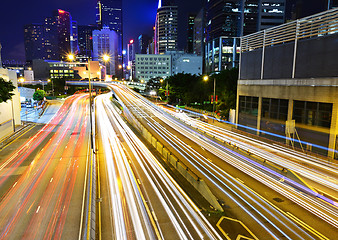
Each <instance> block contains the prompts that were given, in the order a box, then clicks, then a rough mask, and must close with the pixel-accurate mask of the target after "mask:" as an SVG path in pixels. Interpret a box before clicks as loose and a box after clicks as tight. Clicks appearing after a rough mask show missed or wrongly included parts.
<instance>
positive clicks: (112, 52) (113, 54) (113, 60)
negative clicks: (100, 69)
mask: <svg viewBox="0 0 338 240" xmlns="http://www.w3.org/2000/svg"><path fill="white" fill-rule="evenodd" d="M105 54H107V55H109V56H110V60H109V62H107V63H104V62H103V59H102V56H103V55H105ZM93 60H94V61H99V62H101V63H103V64H104V65H105V66H106V68H107V74H108V75H115V76H116V75H117V73H118V66H119V64H118V63H119V62H118V34H117V33H116V32H115V31H113V30H110V29H109V28H108V27H103V28H102V30H94V31H93Z"/></svg>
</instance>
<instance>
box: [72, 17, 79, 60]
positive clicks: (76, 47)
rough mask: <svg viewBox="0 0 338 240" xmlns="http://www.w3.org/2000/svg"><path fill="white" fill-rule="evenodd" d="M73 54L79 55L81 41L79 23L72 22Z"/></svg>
mask: <svg viewBox="0 0 338 240" xmlns="http://www.w3.org/2000/svg"><path fill="white" fill-rule="evenodd" d="M70 44H71V52H72V53H73V54H78V53H79V39H78V28H77V21H72V33H71V35H70Z"/></svg>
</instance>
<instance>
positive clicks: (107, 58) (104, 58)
mask: <svg viewBox="0 0 338 240" xmlns="http://www.w3.org/2000/svg"><path fill="white" fill-rule="evenodd" d="M102 59H103V61H105V62H108V61H109V60H110V56H109V55H108V54H104V55H103V56H102Z"/></svg>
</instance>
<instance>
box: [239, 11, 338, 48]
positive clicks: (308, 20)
mask: <svg viewBox="0 0 338 240" xmlns="http://www.w3.org/2000/svg"><path fill="white" fill-rule="evenodd" d="M337 32H338V8H334V9H331V10H328V11H325V12H321V13H318V14H316V15H312V16H309V17H305V18H302V19H298V20H296V21H292V22H289V23H286V24H283V25H280V26H276V27H272V28H268V29H265V30H263V31H259V32H256V33H253V34H250V35H247V36H244V37H242V38H241V51H242V52H246V51H252V50H255V49H258V48H263V47H266V46H273V45H279V44H285V43H288V42H293V41H296V40H299V39H305V38H313V37H321V36H325V35H329V34H334V33H337Z"/></svg>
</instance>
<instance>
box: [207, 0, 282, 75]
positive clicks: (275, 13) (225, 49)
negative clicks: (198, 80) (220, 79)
mask: <svg viewBox="0 0 338 240" xmlns="http://www.w3.org/2000/svg"><path fill="white" fill-rule="evenodd" d="M285 1H286V0H209V1H208V2H207V3H206V21H205V22H206V28H205V34H206V35H205V38H206V46H205V70H206V71H207V72H213V71H221V70H224V69H226V68H231V67H236V66H238V63H239V38H240V37H242V36H245V35H248V34H251V33H254V32H257V31H259V30H261V29H266V28H270V27H274V26H277V25H280V24H282V23H284V21H285Z"/></svg>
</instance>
